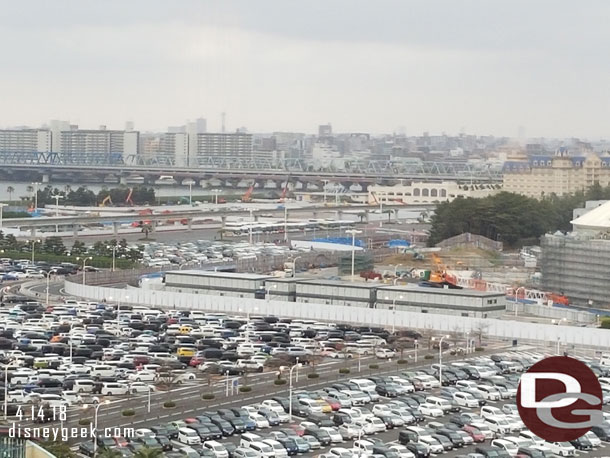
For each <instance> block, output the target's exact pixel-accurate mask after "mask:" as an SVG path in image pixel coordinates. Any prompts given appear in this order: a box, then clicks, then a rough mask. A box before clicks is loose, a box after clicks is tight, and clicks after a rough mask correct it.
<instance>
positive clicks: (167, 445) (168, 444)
mask: <svg viewBox="0 0 610 458" xmlns="http://www.w3.org/2000/svg"><path fill="white" fill-rule="evenodd" d="M155 439H156V440H157V442H158V443H159V445H160V446H161V450H163V451H164V452H168V451H170V450H172V449H173V448H174V446H173V445H172V441H170V440H169V438H168V437H167V436H160V435H157V436H155Z"/></svg>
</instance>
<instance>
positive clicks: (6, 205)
mask: <svg viewBox="0 0 610 458" xmlns="http://www.w3.org/2000/svg"><path fill="white" fill-rule="evenodd" d="M4 207H8V204H4V203H0V229H2V219H3V215H2V209H3V208H4Z"/></svg>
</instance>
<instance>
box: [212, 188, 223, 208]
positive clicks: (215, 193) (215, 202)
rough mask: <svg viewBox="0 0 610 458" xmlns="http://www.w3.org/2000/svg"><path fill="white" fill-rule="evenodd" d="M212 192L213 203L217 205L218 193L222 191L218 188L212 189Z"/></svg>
mask: <svg viewBox="0 0 610 458" xmlns="http://www.w3.org/2000/svg"><path fill="white" fill-rule="evenodd" d="M212 192H213V193H214V204H215V205H218V194H220V193H221V192H222V191H221V190H220V189H212Z"/></svg>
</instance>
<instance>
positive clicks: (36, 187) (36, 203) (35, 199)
mask: <svg viewBox="0 0 610 458" xmlns="http://www.w3.org/2000/svg"><path fill="white" fill-rule="evenodd" d="M39 184H40V183H38V182H35V183H32V186H34V213H35V212H37V211H38V185H39Z"/></svg>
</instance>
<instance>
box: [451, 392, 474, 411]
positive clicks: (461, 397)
mask: <svg viewBox="0 0 610 458" xmlns="http://www.w3.org/2000/svg"><path fill="white" fill-rule="evenodd" d="M453 400H454V401H455V403H456V404H457V405H459V406H460V407H470V408H473V409H476V408H477V407H479V401H477V400H476V399H475V398H474V396H473V395H472V394H470V393H463V392H462V391H458V392H456V393H453Z"/></svg>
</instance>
